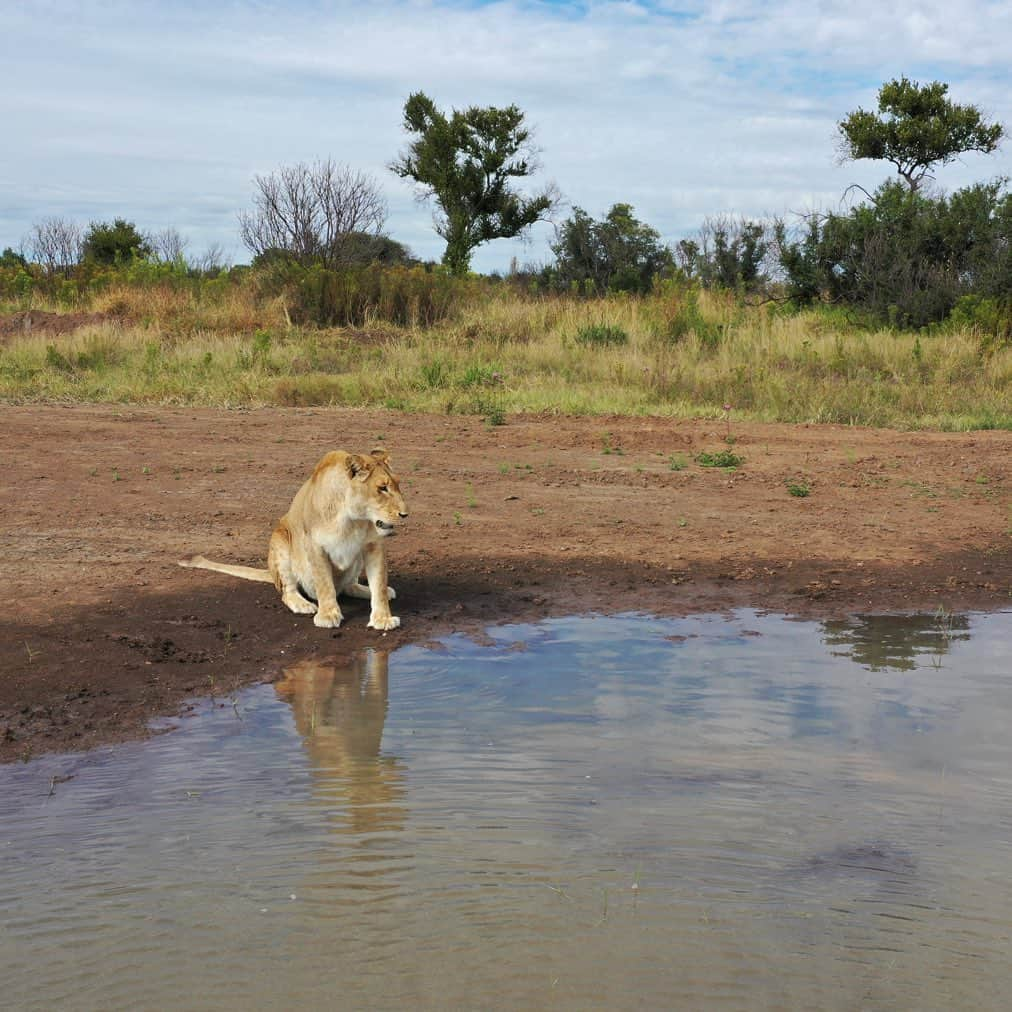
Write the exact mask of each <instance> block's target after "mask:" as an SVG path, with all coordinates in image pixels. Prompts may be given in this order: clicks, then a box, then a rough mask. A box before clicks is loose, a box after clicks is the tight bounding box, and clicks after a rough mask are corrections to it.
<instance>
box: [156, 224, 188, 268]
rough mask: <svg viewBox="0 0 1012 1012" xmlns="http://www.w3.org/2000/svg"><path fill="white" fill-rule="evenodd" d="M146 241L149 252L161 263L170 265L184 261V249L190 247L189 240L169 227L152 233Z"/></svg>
mask: <svg viewBox="0 0 1012 1012" xmlns="http://www.w3.org/2000/svg"><path fill="white" fill-rule="evenodd" d="M147 240H148V245H149V246H150V247H151V251H152V252H153V253H154V255H155V256H156V257H157V258H158V259H159V260H161V261H162V263H167V264H171V263H175V262H176V261H178V260H185V259H186V247H187V246H189V245H190V240H189V239H187V238H185V237H184V236H182V235H181V234H180V233H179V230H178V229H176V228H173V227H172V226H171V225H170V226H169V227H168V228H163V229H162V230H161V232H152V233H151V234H150V235H149V236H147Z"/></svg>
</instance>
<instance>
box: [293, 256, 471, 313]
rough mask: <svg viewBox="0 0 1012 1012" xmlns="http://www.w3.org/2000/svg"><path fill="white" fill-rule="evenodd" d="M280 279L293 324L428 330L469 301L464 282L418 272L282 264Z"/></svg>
mask: <svg viewBox="0 0 1012 1012" xmlns="http://www.w3.org/2000/svg"><path fill="white" fill-rule="evenodd" d="M278 278H280V279H281V280H282V283H283V287H284V288H285V289H286V290H287V292H288V294H289V298H290V306H289V312H290V314H291V317H292V320H293V321H295V322H296V323H315V324H317V325H319V326H324V327H332V326H339V327H361V326H364V325H365V324H366V323H368V322H369V321H370V320H383V321H385V322H387V323H395V324H399V325H401V326H408V327H431V326H432V325H433V324H435V323H438V322H439V321H440V320H444V319H446V318H447V317H449V316H450V315H451V314H453V313H455V312H456V311H457V310H459V309H460V308H461V306H462V305H463V304H464V303H465V302H466V301H468V300H469V299H470V298H472V297H473V296H474V294H475V292H476V291H477V289H476V287H475V286H474V285H473V284H472V283H470V282H469V281H468V280H467V279H460V278H453V277H451V276H450V275H449V274H446V273H445V272H443V271H431V272H430V271H426V270H424V269H423V268H421V267H382V266H380V265H378V264H373V265H370V266H367V267H349V268H345V269H343V270H340V271H331V270H326V269H324V268H322V267H310V268H308V269H307V268H302V267H299V266H298V265H296V264H291V263H289V264H286V265H284V267H283V270H282V271H281V272H278V273H276V274H275V279H278Z"/></svg>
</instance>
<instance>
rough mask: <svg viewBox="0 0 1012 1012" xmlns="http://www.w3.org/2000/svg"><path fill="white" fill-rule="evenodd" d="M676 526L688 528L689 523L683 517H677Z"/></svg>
mask: <svg viewBox="0 0 1012 1012" xmlns="http://www.w3.org/2000/svg"><path fill="white" fill-rule="evenodd" d="M678 526H679V527H688V526H689V521H688V520H686V519H685V517H679V518H678Z"/></svg>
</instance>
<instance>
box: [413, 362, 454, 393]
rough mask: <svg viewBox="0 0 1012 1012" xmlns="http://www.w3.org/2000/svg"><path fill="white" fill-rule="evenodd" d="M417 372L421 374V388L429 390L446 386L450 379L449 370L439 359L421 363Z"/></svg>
mask: <svg viewBox="0 0 1012 1012" xmlns="http://www.w3.org/2000/svg"><path fill="white" fill-rule="evenodd" d="M418 371H419V373H420V374H421V380H422V386H424V387H428V388H429V389H430V390H437V389H439V388H440V387H444V386H446V385H447V383H448V382H449V379H450V370H449V368H447V365H446V362H444V361H443V359H441V358H433V359H429V361H428V362H423V363H422V364H421V366H420V368H419V370H418Z"/></svg>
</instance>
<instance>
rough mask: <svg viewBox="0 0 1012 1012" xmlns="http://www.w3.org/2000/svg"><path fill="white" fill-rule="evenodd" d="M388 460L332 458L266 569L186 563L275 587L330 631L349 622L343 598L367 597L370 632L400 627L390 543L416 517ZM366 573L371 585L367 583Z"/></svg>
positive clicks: (339, 454) (280, 527)
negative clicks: (394, 609)
mask: <svg viewBox="0 0 1012 1012" xmlns="http://www.w3.org/2000/svg"><path fill="white" fill-rule="evenodd" d="M388 461H389V457H388V455H387V453H386V451H385V450H373V451H372V452H371V453H370V454H369V455H368V456H367V457H363V456H360V455H359V454H357V453H345V452H344V451H343V450H334V451H333V452H332V453H328V454H327V455H326V456H325V457H324V458H323V459H322V460H321V461H320V462H319V464H317V465H316V470H315V471H313V474H312V476H311V477H310V478H309V480H308V481H306V483H305V484H304V485H303V486H302V488H300V489H299V491H298V492H297V493H296V495H295V498H294V499H293V500H292V505H291V506H289V508H288V512H287V513H286V514H285V515H284V516H283V517H282V518H281V519H280V520H279V521H278V523H277V526H276V527H275V528H274V533H273V534H272V535H271V542H270V547H269V548H268V550H267V568H266V569H254V568H252V567H250V566H229V565H226V564H225V563H222V562H211V561H210V560H209V559H205V558H204V557H203V556H202V555H194V556H193V558H190V559H181V560H180V562H179V565H181V566H187V567H190V568H193V569H213V570H215V571H216V572H219V573H230V574H231V575H232V576H239V577H242V579H244V580H259V581H261V582H262V583H273V584H274V586H275V587H277V588H278V592H279V593H280V594H281V600H282V601H283V602H284V603H285V604H286V605H287V606H288V607H289V608H290V609H291V610H292V611H294V612H295V613H296V614H297V615H313V623H314V624H315V625H318V626H320V627H321V628H324V629H336V628H337V627H338V626H339V625H340V624H341V620H342V619H343V617H344V616H343V615H342V614H341V609H340V607H339V606H338V604H337V595H338V594H347V595H348V596H349V597H362V598H367V599H369V600H370V601H371V603H372V611H371V613H370V615H369V627H370V628H371V629H396V628H397V627H398V626H399V625H400V624H401V620H400V619H399V618H397V617H396V616H395V615H391V614H390V598H392V597H395V596H396V595H395V594H394V591H393V588H392V587H388V586H387V558H386V539H387V538H388V537H390V536H391V535H392V534H393V533H394V532H395V528H396V525H397V523H398V521H400V520H404V519H405V518H406V517H407V515H408V511H407V507H406V506H405V505H404V499H403V498H402V497H401V491H400V486H399V484H398V481H397V477H396V476H395V475H394V473H393V472H392V471H391V470H390V465H389V463H388ZM363 570H365V577H366V579H367V580H368V581H369V585H368V586H365V585H364V584H362V583H360V582H359V577H360V576H361V575H362V571H363ZM314 601H315V602H316V603H315V604H314V603H313V602H314ZM314 613H315V614H314Z"/></svg>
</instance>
